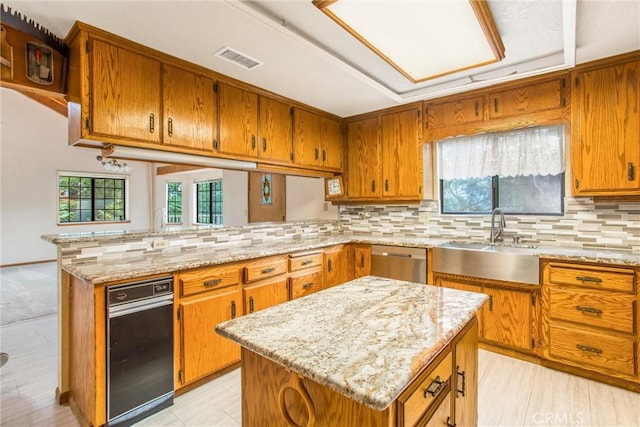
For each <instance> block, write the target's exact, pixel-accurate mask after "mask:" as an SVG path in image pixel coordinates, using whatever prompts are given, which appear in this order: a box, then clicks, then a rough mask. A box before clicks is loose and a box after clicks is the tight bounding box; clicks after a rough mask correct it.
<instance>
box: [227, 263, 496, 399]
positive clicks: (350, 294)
mask: <svg viewBox="0 0 640 427" xmlns="http://www.w3.org/2000/svg"><path fill="white" fill-rule="evenodd" d="M487 299H488V297H487V296H486V295H483V294H478V293H473V292H464V291H458V290H454V289H448V288H441V287H435V286H424V285H420V284H416V283H411V282H404V281H399V280H392V279H383V278H379V277H374V276H366V277H362V278H360V279H356V280H353V281H351V282H347V283H345V284H343V285H340V286H336V287H334V288H330V289H327V290H325V291H322V292H318V293H315V294H312V295H309V296H307V297H304V298H300V299H296V300H293V301H289V302H287V303H283V304H279V305H277V306H275V307H271V308H268V309H266V310H262V311H258V312H256V313H252V314H249V315H246V316H242V317H239V318H236V319H233V320H230V321H227V322H225V323H221V324H219V325H218V326H216V331H217V332H218V333H219V334H221V335H223V336H225V337H227V338H229V339H231V340H233V341H235V342H237V343H239V344H240V345H242V346H243V347H245V348H247V349H249V350H251V351H253V352H255V353H257V354H259V355H261V356H264V357H266V358H268V359H270V360H273V361H274V362H276V363H278V364H280V365H282V366H284V367H285V368H287V369H289V370H291V371H293V372H296V373H298V374H300V375H302V376H304V377H306V378H309V379H311V380H313V381H316V382H318V383H320V384H322V385H325V386H327V387H329V388H331V389H333V390H335V391H337V392H339V393H341V394H343V395H345V396H347V397H349V398H351V399H353V400H355V401H357V402H360V403H362V404H365V405H367V406H369V407H371V408H373V409H376V410H384V409H386V408H387V407H388V406H389V405H390V404H391V403H392V402H393V401H394V400H395V399H396V398H397V397H398V395H399V394H400V393H401V392H402V391H403V390H404V389H405V388H406V387H407V386H408V385H409V384H410V383H411V381H412V380H413V379H414V378H415V377H416V376H417V375H418V374H419V373H420V371H421V370H422V369H423V368H424V367H425V366H427V365H429V363H431V362H432V361H433V360H434V358H435V357H436V356H437V355H438V353H439V352H440V351H441V350H442V349H443V348H444V347H445V346H446V345H447V344H448V343H449V342H450V341H451V340H452V339H453V337H454V336H455V335H456V334H457V333H458V332H459V331H460V330H462V328H463V327H464V326H465V325H466V324H467V323H468V322H469V321H470V320H471V319H472V318H473V317H474V316H475V314H476V312H477V310H478V309H479V308H480V307H482V304H483V303H484V302H485V301H486V300H487Z"/></svg>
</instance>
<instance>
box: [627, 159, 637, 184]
mask: <svg viewBox="0 0 640 427" xmlns="http://www.w3.org/2000/svg"><path fill="white" fill-rule="evenodd" d="M635 175H636V174H635V170H634V167H633V163H631V162H629V163H627V179H628V180H629V181H633V180H634V179H635Z"/></svg>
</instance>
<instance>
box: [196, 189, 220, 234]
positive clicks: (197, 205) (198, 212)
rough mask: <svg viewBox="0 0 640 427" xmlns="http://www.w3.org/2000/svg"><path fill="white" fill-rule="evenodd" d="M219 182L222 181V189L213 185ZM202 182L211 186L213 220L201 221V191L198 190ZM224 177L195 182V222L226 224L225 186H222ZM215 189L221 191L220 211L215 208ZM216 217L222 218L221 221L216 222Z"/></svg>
mask: <svg viewBox="0 0 640 427" xmlns="http://www.w3.org/2000/svg"><path fill="white" fill-rule="evenodd" d="M216 182H219V183H220V190H214V189H213V185H214V184H215V183H216ZM202 184H207V185H208V186H209V220H210V221H211V222H201V221H200V191H199V190H198V186H199V185H202ZM222 185H223V184H222V178H216V179H209V180H206V181H196V182H195V183H194V187H195V191H194V192H195V195H196V197H195V210H194V211H195V212H194V213H195V215H194V216H195V218H194V224H197V225H213V226H221V225H224V199H223V194H224V192H223V186H222ZM215 191H219V192H220V212H217V211H216V210H215V209H214V206H215V202H216V200H215V198H214V197H213V196H214V194H213V193H214V192H215ZM215 218H220V222H219V223H216V222H214V219H215Z"/></svg>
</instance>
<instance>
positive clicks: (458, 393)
mask: <svg viewBox="0 0 640 427" xmlns="http://www.w3.org/2000/svg"><path fill="white" fill-rule="evenodd" d="M465 372H466V371H462V372H460V366H456V375H458V377H461V378H462V389H460V388H458V387H457V386H456V397H458V396H463V397H464V393H465V391H466V390H467V375H466V373H465Z"/></svg>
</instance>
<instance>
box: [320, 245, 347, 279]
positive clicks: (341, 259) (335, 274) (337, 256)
mask: <svg viewBox="0 0 640 427" xmlns="http://www.w3.org/2000/svg"><path fill="white" fill-rule="evenodd" d="M350 250H351V247H350V246H348V245H340V246H336V247H333V248H329V249H326V250H325V252H324V287H325V289H326V288H330V287H332V286H336V285H339V284H341V283H345V282H348V281H349V280H351V279H352V277H353V274H352V272H351V269H350V268H349V267H350V263H349V258H350V257H349V255H350Z"/></svg>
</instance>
